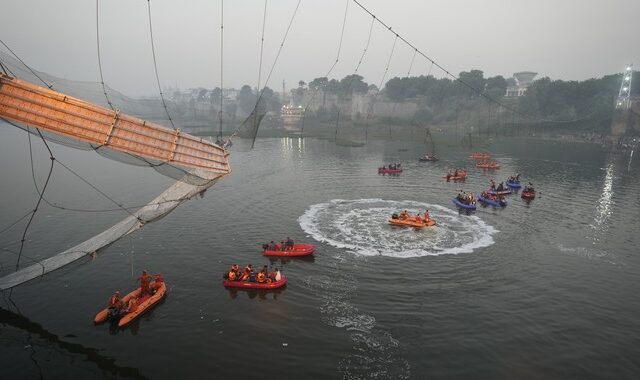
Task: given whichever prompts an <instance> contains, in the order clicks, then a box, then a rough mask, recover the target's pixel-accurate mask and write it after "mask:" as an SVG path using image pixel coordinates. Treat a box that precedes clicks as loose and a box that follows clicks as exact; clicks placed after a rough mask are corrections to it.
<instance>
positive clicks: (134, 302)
mask: <svg viewBox="0 0 640 380" xmlns="http://www.w3.org/2000/svg"><path fill="white" fill-rule="evenodd" d="M137 308H138V299H137V298H136V297H131V298H129V302H127V305H126V306H125V307H123V308H122V309H121V314H128V313H133V312H134V311H136V309H137Z"/></svg>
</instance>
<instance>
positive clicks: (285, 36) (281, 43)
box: [229, 0, 302, 148]
mask: <svg viewBox="0 0 640 380" xmlns="http://www.w3.org/2000/svg"><path fill="white" fill-rule="evenodd" d="M301 2H302V0H298V3H297V4H296V8H295V9H294V11H293V14H292V15H291V19H290V20H289V24H288V26H287V30H286V31H285V33H284V36H283V37H282V41H281V42H280V47H279V48H278V52H277V54H276V57H275V59H274V60H273V64H272V65H271V69H270V70H269V75H267V79H266V80H265V82H264V87H262V90H260V93H259V94H258V98H257V99H256V104H255V106H254V107H253V111H252V112H251V114H250V115H249V117H247V119H246V120H245V121H244V122H243V123H242V124H241V125H240V126H238V128H236V130H235V131H234V132H233V134H232V135H231V136H230V137H229V139H231V138H233V137H235V136H237V135H238V133H239V132H240V128H241V127H242V126H243V125H245V124H246V122H247V121H248V120H249V119H250V118H251V117H252V115H253V114H255V113H256V112H257V111H258V105H259V104H260V100H261V99H262V95H263V94H264V90H265V89H266V88H267V84H268V83H269V79H271V75H272V74H273V70H274V69H275V67H276V64H277V63H278V58H279V57H280V53H282V49H283V47H284V43H285V41H286V40H287V36H288V35H289V31H290V30H291V25H293V20H294V19H295V18H296V14H297V13H298V9H299V8H300V3H301ZM254 117H255V116H254ZM253 143H255V138H254V141H253ZM253 143H252V144H251V147H252V148H253Z"/></svg>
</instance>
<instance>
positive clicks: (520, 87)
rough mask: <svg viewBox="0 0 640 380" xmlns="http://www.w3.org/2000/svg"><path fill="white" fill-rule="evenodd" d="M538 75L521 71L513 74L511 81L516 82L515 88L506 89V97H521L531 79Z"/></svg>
mask: <svg viewBox="0 0 640 380" xmlns="http://www.w3.org/2000/svg"><path fill="white" fill-rule="evenodd" d="M536 75H538V73H534V72H531V71H521V72H519V73H514V74H513V79H514V80H515V81H516V84H515V86H509V87H507V93H506V94H505V96H506V97H518V96H523V95H524V94H525V93H526V92H527V88H528V87H529V86H530V85H531V83H533V78H535V77H536Z"/></svg>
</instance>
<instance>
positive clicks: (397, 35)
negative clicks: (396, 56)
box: [353, 0, 573, 122]
mask: <svg viewBox="0 0 640 380" xmlns="http://www.w3.org/2000/svg"><path fill="white" fill-rule="evenodd" d="M353 2H354V3H356V4H357V5H358V6H359V7H360V8H361V9H362V10H363V11H365V12H366V13H368V14H369V15H371V16H372V17H373V18H374V20H376V21H378V22H379V23H380V25H382V26H384V27H385V28H386V29H388V30H389V32H391V33H394V34H395V35H396V37H397V38H399V39H400V40H402V41H403V42H404V43H405V44H407V45H408V46H409V47H411V48H413V49H415V50H416V51H417V53H418V54H419V55H421V56H422V57H424V58H425V59H427V60H429V61H431V64H432V65H434V66H436V67H438V68H439V69H440V70H442V71H443V72H444V73H445V74H446V75H448V76H449V77H451V78H452V79H453V80H455V81H458V82H460V83H462V84H463V85H464V86H466V87H468V88H470V89H471V90H472V91H474V92H475V93H476V94H478V95H479V96H480V97H483V98H485V99H487V100H488V101H490V102H492V103H496V104H498V105H500V106H502V107H504V108H505V109H507V110H509V111H511V112H514V113H518V114H520V115H522V116H525V117H530V116H529V115H527V114H525V113H522V112H519V111H518V110H516V109H514V108H512V107H509V106H507V105H505V104H503V103H502V102H500V101H498V100H496V99H494V98H492V97H490V96H489V95H487V94H485V93H484V92H483V91H480V90H479V89H476V88H475V87H473V86H472V85H471V84H469V83H467V82H466V81H464V80H462V79H460V78H459V77H457V76H456V75H454V74H452V73H451V72H449V70H447V69H446V68H445V67H443V66H442V65H440V64H439V63H438V62H436V61H435V60H434V59H433V58H431V57H429V56H428V55H427V54H425V53H424V52H422V51H421V50H419V49H418V48H417V47H416V46H415V45H413V44H412V43H410V42H409V41H408V40H407V39H405V38H404V37H402V36H401V35H400V34H398V33H397V32H395V31H394V30H393V28H392V27H391V26H389V25H387V24H386V23H384V22H383V21H382V20H380V19H379V18H377V17H376V16H375V14H373V12H371V11H370V10H369V9H367V8H366V7H365V6H364V5H362V4H361V3H360V2H359V1H358V0H353ZM571 122H573V120H572V121H571Z"/></svg>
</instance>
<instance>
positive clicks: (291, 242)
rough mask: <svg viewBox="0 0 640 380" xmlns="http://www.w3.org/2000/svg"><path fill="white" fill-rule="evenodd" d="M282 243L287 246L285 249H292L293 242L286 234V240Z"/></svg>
mask: <svg viewBox="0 0 640 380" xmlns="http://www.w3.org/2000/svg"><path fill="white" fill-rule="evenodd" d="M284 244H285V245H286V247H287V251H293V246H294V242H293V240H292V239H291V238H290V237H289V236H287V240H286V242H285V243H284Z"/></svg>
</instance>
